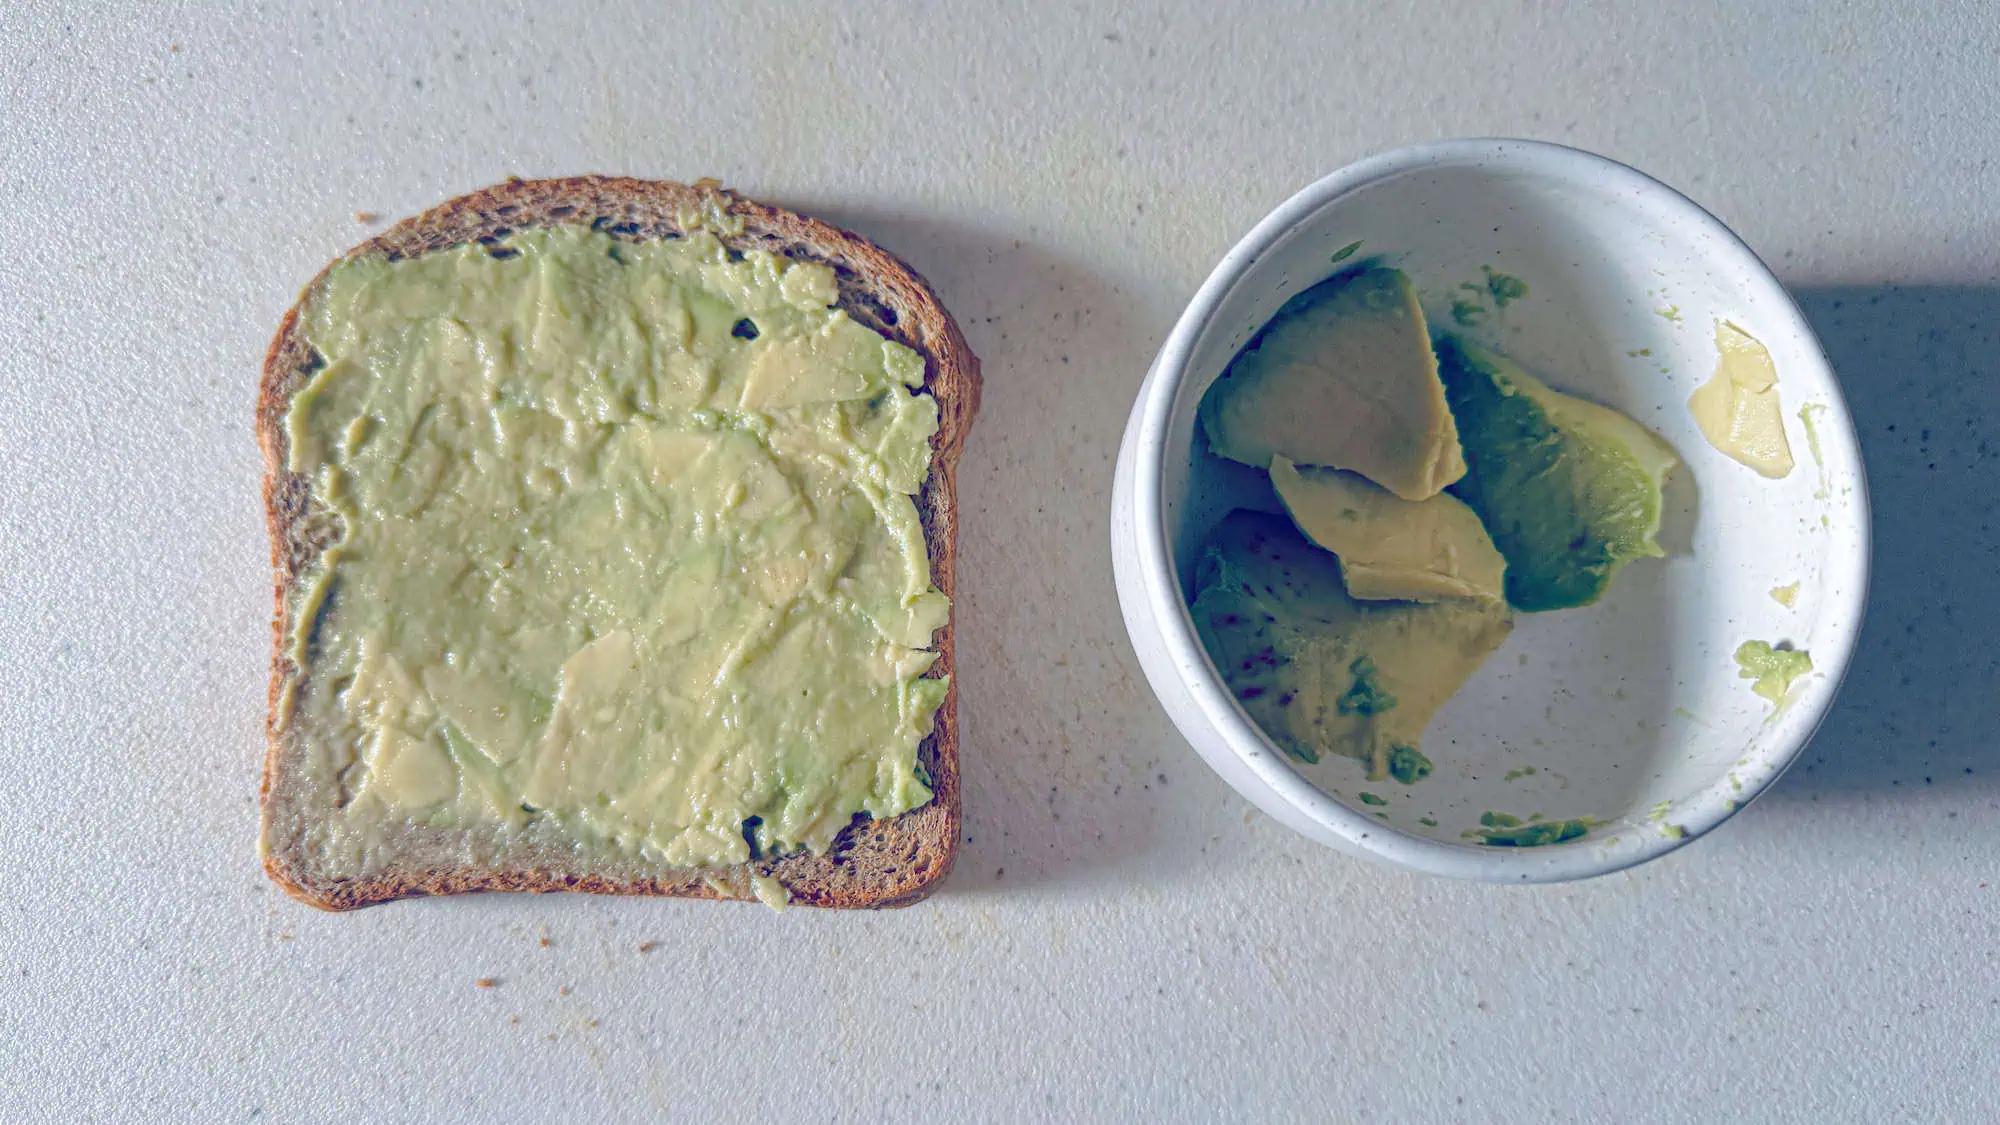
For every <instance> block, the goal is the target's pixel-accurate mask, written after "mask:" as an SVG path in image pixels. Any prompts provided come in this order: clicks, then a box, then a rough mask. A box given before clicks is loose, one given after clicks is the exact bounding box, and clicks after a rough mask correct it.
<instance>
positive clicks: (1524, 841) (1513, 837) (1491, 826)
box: [1465, 810, 1597, 848]
mask: <svg viewBox="0 0 2000 1125" xmlns="http://www.w3.org/2000/svg"><path fill="white" fill-rule="evenodd" d="M1479 824H1480V827H1478V828H1473V829H1469V830H1467V831H1466V833H1465V836H1466V838H1467V839H1476V840H1478V841H1479V842H1480V843H1483V844H1485V845H1486V846H1487V847H1490V848H1539V847H1545V846H1547V845H1549V844H1561V843H1565V842H1567V841H1570V840H1574V839H1577V838H1578V837H1581V836H1584V835H1586V834H1588V833H1589V832H1590V830H1591V829H1592V828H1595V827H1597V820H1596V819H1595V818H1594V817H1588V816H1579V817H1572V818H1570V819H1568V820H1540V819H1535V818H1530V819H1529V820H1528V821H1527V822H1526V823H1523V822H1522V820H1521V818H1520V817H1518V816H1511V815H1509V814H1507V813H1501V812H1492V811H1490V810H1489V811H1487V812H1484V813H1481V814H1480V816H1479Z"/></svg>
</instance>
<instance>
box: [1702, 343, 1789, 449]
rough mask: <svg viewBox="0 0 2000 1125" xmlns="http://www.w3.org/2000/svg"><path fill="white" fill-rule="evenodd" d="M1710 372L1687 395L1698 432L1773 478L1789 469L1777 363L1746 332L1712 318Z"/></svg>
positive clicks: (1761, 345) (1715, 444)
mask: <svg viewBox="0 0 2000 1125" xmlns="http://www.w3.org/2000/svg"><path fill="white" fill-rule="evenodd" d="M1715 351H1716V357H1717V358H1716V364H1715V375H1714V376H1713V377H1712V378H1710V379H1709V381H1708V382H1706V383H1703V384H1702V385H1701V387H1700V388H1699V389H1697V390H1696V391H1695V392H1694V394H1693V395H1692V396H1690V397H1689V398H1688V412H1689V413H1691V414H1693V415H1694V421H1695V425H1697V426H1699V427H1701V436H1703V437H1705V438H1707V439H1708V444H1710V445H1712V446H1714V447H1715V448H1716V449H1718V450H1720V451H1721V452H1722V453H1724V454H1725V455H1727V456H1729V457H1730V458H1732V459H1734V460H1736V461H1740V462H1742V463H1743V464H1745V465H1748V466H1750V467H1751V468H1752V469H1755V470H1756V471H1757V472H1758V473H1760V474H1762V475H1764V476H1767V477H1771V478H1773V479H1776V478H1778V477H1782V476H1784V475H1786V474H1787V473H1790V472H1791V471H1792V465H1793V461H1792V446H1791V443H1790V442H1789V441H1787V440H1785V417H1784V413H1783V411H1782V409H1781V408H1780V405H1779V402H1778V368H1777V365H1776V364H1774V363H1772V362H1771V353H1770V351H1769V350H1768V349H1766V348H1765V347H1764V345H1763V344H1761V343H1759V342H1758V341H1757V339H1756V338H1755V337H1753V336H1751V335H1750V334H1749V333H1748V332H1745V331H1743V330H1742V329H1741V328H1738V327H1736V326H1735V325H1734V324H1731V323H1729V322H1728V321H1726V320H1718V321H1716V322H1715Z"/></svg>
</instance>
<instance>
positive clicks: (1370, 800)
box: [1360, 793, 1389, 805]
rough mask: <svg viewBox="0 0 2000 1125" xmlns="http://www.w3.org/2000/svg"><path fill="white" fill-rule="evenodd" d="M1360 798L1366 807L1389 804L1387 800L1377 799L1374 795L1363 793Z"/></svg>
mask: <svg viewBox="0 0 2000 1125" xmlns="http://www.w3.org/2000/svg"><path fill="white" fill-rule="evenodd" d="M1360 797H1361V803H1362V804H1364V805H1386V804H1388V803H1389V802H1388V801H1387V800H1385V799H1383V798H1381V797H1377V796H1376V795H1375V794H1373V793H1363V794H1360Z"/></svg>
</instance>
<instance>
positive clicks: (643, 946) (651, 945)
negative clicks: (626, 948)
mask: <svg viewBox="0 0 2000 1125" xmlns="http://www.w3.org/2000/svg"><path fill="white" fill-rule="evenodd" d="M659 947H660V943H659V942H657V941H642V942H640V943H639V952H641V953H651V952H652V951H653V950H655V949H658V948H659Z"/></svg>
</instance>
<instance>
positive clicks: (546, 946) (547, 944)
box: [542, 938, 549, 949]
mask: <svg viewBox="0 0 2000 1125" xmlns="http://www.w3.org/2000/svg"><path fill="white" fill-rule="evenodd" d="M548 947H549V939H548V938H543V939H542V948H543V949H547V948H548Z"/></svg>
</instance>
